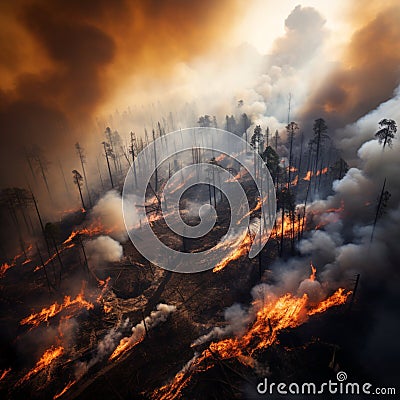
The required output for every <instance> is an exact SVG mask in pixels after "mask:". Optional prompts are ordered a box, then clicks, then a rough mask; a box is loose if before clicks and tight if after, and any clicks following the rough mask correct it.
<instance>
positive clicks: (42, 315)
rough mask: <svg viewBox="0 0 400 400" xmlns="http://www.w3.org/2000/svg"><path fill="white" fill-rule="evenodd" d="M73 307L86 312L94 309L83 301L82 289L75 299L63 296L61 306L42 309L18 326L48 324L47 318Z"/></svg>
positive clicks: (53, 305) (54, 305)
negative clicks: (84, 309) (83, 309)
mask: <svg viewBox="0 0 400 400" xmlns="http://www.w3.org/2000/svg"><path fill="white" fill-rule="evenodd" d="M73 306H75V307H77V309H80V308H86V309H87V310H90V309H92V308H94V306H93V304H92V303H90V302H89V301H87V300H85V298H84V293H83V288H82V290H81V292H80V293H79V294H78V295H77V296H76V297H75V299H73V300H71V296H65V297H64V302H63V303H62V304H58V303H57V302H55V303H53V304H52V305H50V306H49V307H44V308H42V310H41V311H39V312H38V313H35V314H31V315H29V316H28V317H26V318H24V319H23V320H21V322H20V325H33V326H35V327H37V326H39V325H40V324H41V323H42V322H48V320H49V318H52V317H54V316H56V315H57V314H59V313H60V312H61V311H62V310H64V309H65V308H68V307H73Z"/></svg>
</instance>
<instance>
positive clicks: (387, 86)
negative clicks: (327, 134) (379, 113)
mask: <svg viewBox="0 0 400 400" xmlns="http://www.w3.org/2000/svg"><path fill="white" fill-rule="evenodd" d="M399 20H400V6H399V5H398V4H397V5H393V6H391V7H388V8H386V9H383V10H382V11H381V12H380V13H378V14H377V15H376V16H375V17H373V18H372V19H367V21H365V22H364V25H363V26H362V27H361V28H360V29H359V30H357V31H356V32H355V33H354V34H353V36H352V38H351V41H350V43H349V45H348V47H347V49H346V51H345V54H344V57H343V59H342V61H341V62H340V63H339V65H338V66H337V68H335V69H334V70H333V71H332V73H331V74H330V75H328V77H327V78H326V80H325V81H324V82H323V83H322V85H321V86H320V87H317V88H316V90H315V92H314V93H313V94H312V96H311V99H310V101H309V102H308V103H307V105H306V106H305V108H304V110H303V112H302V119H303V120H305V121H307V120H312V119H314V118H317V117H319V116H323V117H325V118H326V119H327V120H328V122H329V123H330V126H331V127H332V128H334V127H339V126H344V125H346V124H347V123H351V122H354V121H355V120H356V119H358V118H360V117H361V116H363V115H365V114H367V113H368V112H369V111H370V110H373V109H375V108H376V107H377V106H378V105H379V104H380V103H382V102H384V101H387V100H388V99H390V98H391V97H392V96H393V92H394V90H395V88H396V87H397V85H398V84H399V83H400V69H399V65H400V26H399V23H398V22H399Z"/></svg>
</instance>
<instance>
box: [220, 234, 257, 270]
mask: <svg viewBox="0 0 400 400" xmlns="http://www.w3.org/2000/svg"><path fill="white" fill-rule="evenodd" d="M250 245H251V237H250V235H249V234H248V233H247V234H246V236H245V237H244V239H242V237H241V236H239V237H238V238H237V239H236V240H235V241H234V242H232V243H230V244H229V247H231V248H232V251H231V253H229V254H228V255H227V256H226V257H224V258H223V259H222V260H221V261H220V262H219V263H218V264H217V265H216V266H215V267H214V268H213V272H218V271H221V270H222V269H224V268H225V267H226V266H227V265H228V264H229V263H230V262H231V261H234V260H237V259H238V258H240V257H241V256H243V255H244V254H246V253H247V252H248V250H249V246H250Z"/></svg>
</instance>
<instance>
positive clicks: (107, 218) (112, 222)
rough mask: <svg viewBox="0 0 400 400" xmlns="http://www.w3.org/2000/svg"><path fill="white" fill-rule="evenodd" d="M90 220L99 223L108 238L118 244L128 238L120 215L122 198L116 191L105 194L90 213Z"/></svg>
mask: <svg viewBox="0 0 400 400" xmlns="http://www.w3.org/2000/svg"><path fill="white" fill-rule="evenodd" d="M90 219H91V221H93V222H95V223H96V222H100V223H101V224H102V226H103V228H104V230H105V231H107V232H109V236H111V237H112V238H113V239H115V240H118V241H119V242H121V243H122V242H125V241H126V240H127V238H128V235H127V232H126V228H125V223H124V217H123V214H122V198H121V196H120V194H119V193H118V192H117V191H116V190H110V191H109V192H107V193H106V194H105V195H104V196H103V197H102V198H101V199H100V200H99V201H98V202H97V204H96V205H95V206H94V207H93V209H92V210H91V211H90Z"/></svg>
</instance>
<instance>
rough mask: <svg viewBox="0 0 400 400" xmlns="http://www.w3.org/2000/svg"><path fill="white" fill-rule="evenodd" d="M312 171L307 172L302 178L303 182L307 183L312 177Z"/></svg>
mask: <svg viewBox="0 0 400 400" xmlns="http://www.w3.org/2000/svg"><path fill="white" fill-rule="evenodd" d="M312 174H313V173H312V171H307V173H306V176H305V177H304V178H303V180H304V181H309V180H310V179H311V176H312Z"/></svg>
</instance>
